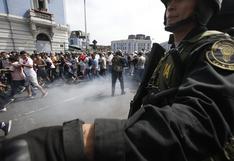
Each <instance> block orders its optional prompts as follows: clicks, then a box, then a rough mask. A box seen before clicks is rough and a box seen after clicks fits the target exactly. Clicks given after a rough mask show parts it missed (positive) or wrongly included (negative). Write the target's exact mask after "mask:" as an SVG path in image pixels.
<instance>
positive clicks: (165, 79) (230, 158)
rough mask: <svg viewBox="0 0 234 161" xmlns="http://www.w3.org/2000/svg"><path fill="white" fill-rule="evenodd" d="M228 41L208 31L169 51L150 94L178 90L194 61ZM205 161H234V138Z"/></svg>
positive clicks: (156, 74)
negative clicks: (217, 44)
mask: <svg viewBox="0 0 234 161" xmlns="http://www.w3.org/2000/svg"><path fill="white" fill-rule="evenodd" d="M227 39H231V38H230V37H229V36H228V35H226V34H224V33H221V32H217V31H206V32H204V33H201V34H199V35H197V36H195V37H194V38H192V39H190V40H186V41H183V42H182V43H181V45H180V46H179V47H178V48H177V49H172V50H170V51H168V52H167V53H166V55H165V56H164V57H163V58H161V60H160V62H159V64H158V66H157V67H156V69H155V70H154V72H153V74H152V76H151V78H150V80H149V83H148V90H149V91H148V93H149V92H155V93H157V92H160V91H161V92H162V91H166V90H171V89H172V90H173V89H177V88H178V86H179V85H180V84H181V83H182V81H183V79H184V78H185V77H186V74H187V70H188V69H189V68H190V67H191V66H193V63H194V61H196V60H197V59H205V53H206V50H207V51H208V50H210V48H211V46H212V45H213V44H214V43H215V42H216V41H220V40H227ZM174 94H176V92H175V93H174ZM173 98H174V95H173V96H171V98H170V96H169V98H168V96H167V98H163V101H164V102H163V104H170V102H171V103H173ZM161 101H162V100H161ZM159 106H160V105H159ZM162 106H163V105H162ZM203 161H234V138H231V140H230V142H228V143H227V144H226V145H225V147H224V151H223V152H221V153H219V154H214V155H213V156H211V157H209V158H207V159H205V160H203Z"/></svg>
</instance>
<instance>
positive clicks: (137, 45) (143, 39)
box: [111, 34, 152, 54]
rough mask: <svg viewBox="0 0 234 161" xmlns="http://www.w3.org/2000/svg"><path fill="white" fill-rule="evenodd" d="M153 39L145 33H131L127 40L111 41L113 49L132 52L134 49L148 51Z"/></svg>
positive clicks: (127, 52)
mask: <svg viewBox="0 0 234 161" xmlns="http://www.w3.org/2000/svg"><path fill="white" fill-rule="evenodd" d="M151 45H152V41H151V38H150V36H145V35H143V34H137V35H129V36H128V39H127V40H117V41H111V50H112V51H114V52H115V51H117V50H122V51H123V53H126V54H130V53H133V52H134V51H137V52H139V51H144V52H148V51H150V50H151Z"/></svg>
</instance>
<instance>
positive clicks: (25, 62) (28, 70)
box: [20, 51, 48, 97]
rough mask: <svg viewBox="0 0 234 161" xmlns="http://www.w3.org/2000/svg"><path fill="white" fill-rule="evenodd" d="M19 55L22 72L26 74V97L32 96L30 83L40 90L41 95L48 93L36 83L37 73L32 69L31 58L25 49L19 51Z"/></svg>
mask: <svg viewBox="0 0 234 161" xmlns="http://www.w3.org/2000/svg"><path fill="white" fill-rule="evenodd" d="M20 56H21V58H22V60H21V61H20V64H21V65H22V66H23V67H24V73H25V75H26V83H25V85H26V87H27V92H28V97H32V92H31V86H30V85H31V84H32V85H33V86H35V87H37V88H38V89H39V90H40V91H41V93H42V97H45V96H46V95H47V94H48V93H47V92H46V91H45V90H44V89H43V88H42V87H41V86H40V85H39V84H38V81H37V73H36V72H35V70H34V69H33V60H32V59H31V58H30V57H29V56H28V53H27V52H26V51H21V52H20Z"/></svg>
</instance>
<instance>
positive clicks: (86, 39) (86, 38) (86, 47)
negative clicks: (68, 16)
mask: <svg viewBox="0 0 234 161" xmlns="http://www.w3.org/2000/svg"><path fill="white" fill-rule="evenodd" d="M84 21H85V41H86V42H85V51H86V54H87V50H88V36H87V23H86V0H84Z"/></svg>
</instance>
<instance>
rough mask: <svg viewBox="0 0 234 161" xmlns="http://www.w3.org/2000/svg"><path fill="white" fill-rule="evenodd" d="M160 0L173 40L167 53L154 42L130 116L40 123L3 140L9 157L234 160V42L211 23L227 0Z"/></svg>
mask: <svg viewBox="0 0 234 161" xmlns="http://www.w3.org/2000/svg"><path fill="white" fill-rule="evenodd" d="M162 2H163V3H164V5H165V7H166V11H165V29H166V31H169V32H171V33H172V34H173V36H174V42H173V43H174V44H173V45H172V46H173V47H172V48H171V49H170V50H169V51H168V52H166V53H164V52H165V50H164V49H163V48H162V47H161V46H160V45H159V44H156V43H155V44H154V45H153V48H152V50H151V54H150V58H149V62H148V64H147V66H146V69H145V70H146V73H145V74H144V77H143V80H142V82H141V85H140V86H139V89H138V90H137V93H136V95H135V96H134V99H133V101H132V103H131V109H130V112H129V117H128V119H123V120H118V119H96V120H95V121H94V123H93V124H89V123H84V122H83V121H81V120H79V119H77V120H73V121H70V122H66V123H64V124H63V126H54V127H44V128H41V129H36V130H34V131H30V132H28V133H27V134H23V135H20V136H18V137H16V138H13V139H9V140H5V141H3V142H1V146H0V151H1V152H4V159H5V160H13V159H15V158H17V157H20V156H21V158H22V156H23V157H24V158H26V159H28V160H32V161H39V160H40V161H42V160H46V161H47V160H48V161H55V160H67V161H75V160H76V161H86V160H96V161H99V160H102V161H206V160H207V161H218V160H220V161H221V160H222V161H227V160H233V159H234V156H233V154H234V150H233V147H234V139H233V137H232V136H233V131H234V101H233V100H234V99H233V98H234V92H233V91H234V65H233V64H234V62H233V54H234V52H233V51H234V42H233V40H232V39H231V38H230V36H229V35H227V34H223V33H221V32H217V31H207V28H206V24H207V22H208V21H209V19H210V18H211V17H212V16H213V15H215V14H218V12H219V10H220V8H221V6H222V5H221V4H222V1H221V0H162ZM12 148H13V149H14V151H12ZM12 158H13V159H12ZM4 159H3V160H4ZM15 160H16V159H15Z"/></svg>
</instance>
